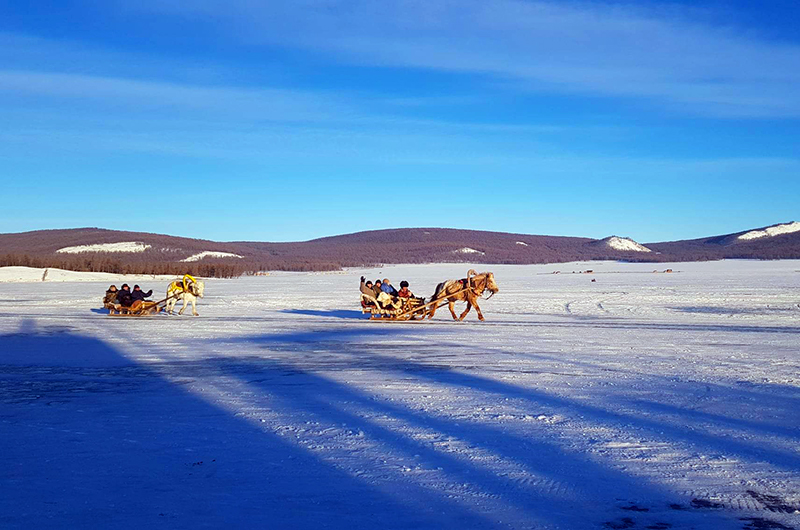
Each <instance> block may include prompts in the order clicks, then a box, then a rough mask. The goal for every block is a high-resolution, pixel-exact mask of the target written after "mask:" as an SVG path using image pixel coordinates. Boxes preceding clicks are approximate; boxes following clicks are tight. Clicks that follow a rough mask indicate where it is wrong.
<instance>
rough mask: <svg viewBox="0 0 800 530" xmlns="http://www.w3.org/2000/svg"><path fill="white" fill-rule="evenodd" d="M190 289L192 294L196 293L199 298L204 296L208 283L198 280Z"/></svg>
mask: <svg viewBox="0 0 800 530" xmlns="http://www.w3.org/2000/svg"><path fill="white" fill-rule="evenodd" d="M189 289H190V290H191V291H192V294H193V295H195V296H196V297H197V298H203V292H204V291H205V289H206V284H205V283H203V282H201V281H200V280H197V281H195V282H192V285H191V287H189Z"/></svg>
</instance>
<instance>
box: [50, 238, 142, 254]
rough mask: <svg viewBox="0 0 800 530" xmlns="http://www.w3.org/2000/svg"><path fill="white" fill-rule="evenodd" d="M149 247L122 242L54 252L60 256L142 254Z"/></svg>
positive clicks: (133, 242) (134, 242) (136, 243)
mask: <svg viewBox="0 0 800 530" xmlns="http://www.w3.org/2000/svg"><path fill="white" fill-rule="evenodd" d="M148 248H150V245H146V244H144V243H140V242H138V241H122V242H120V243H98V244H94V245H78V246H75V247H64V248H60V249H58V250H56V252H58V253H60V254H81V253H83V252H144V251H145V250H147V249H148Z"/></svg>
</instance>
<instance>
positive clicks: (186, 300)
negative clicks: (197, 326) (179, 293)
mask: <svg viewBox="0 0 800 530" xmlns="http://www.w3.org/2000/svg"><path fill="white" fill-rule="evenodd" d="M187 305H189V300H188V297H187V296H186V295H183V307H182V308H181V310H180V311H178V314H179V315H182V314H183V312H184V311H186V306H187Z"/></svg>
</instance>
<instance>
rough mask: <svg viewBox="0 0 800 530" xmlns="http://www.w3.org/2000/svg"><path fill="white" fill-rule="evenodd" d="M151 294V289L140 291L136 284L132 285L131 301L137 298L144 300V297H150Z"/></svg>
mask: <svg viewBox="0 0 800 530" xmlns="http://www.w3.org/2000/svg"><path fill="white" fill-rule="evenodd" d="M151 296H153V290H152V289H150V290H149V291H147V292H144V291H142V289H141V288H140V287H139V286H138V285H134V286H133V292H132V293H131V298H132V299H133V301H134V302H135V301H137V300H144V299H145V298H150V297H151Z"/></svg>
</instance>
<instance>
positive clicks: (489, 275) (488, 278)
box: [481, 272, 500, 298]
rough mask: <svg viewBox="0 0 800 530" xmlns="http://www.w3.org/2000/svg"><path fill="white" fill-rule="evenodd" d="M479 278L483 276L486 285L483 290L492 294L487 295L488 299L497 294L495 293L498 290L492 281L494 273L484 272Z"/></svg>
mask: <svg viewBox="0 0 800 530" xmlns="http://www.w3.org/2000/svg"><path fill="white" fill-rule="evenodd" d="M481 276H485V280H484V281H485V282H486V285H485V286H484V289H485V290H487V291H489V292H490V293H492V294H490V295H489V298H491V297H492V296H494V295H495V294H497V292H498V291H499V290H500V288H499V287H498V286H497V284H496V283H495V281H494V273H493V272H484V273H483V274H482V275H481Z"/></svg>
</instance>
